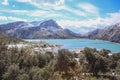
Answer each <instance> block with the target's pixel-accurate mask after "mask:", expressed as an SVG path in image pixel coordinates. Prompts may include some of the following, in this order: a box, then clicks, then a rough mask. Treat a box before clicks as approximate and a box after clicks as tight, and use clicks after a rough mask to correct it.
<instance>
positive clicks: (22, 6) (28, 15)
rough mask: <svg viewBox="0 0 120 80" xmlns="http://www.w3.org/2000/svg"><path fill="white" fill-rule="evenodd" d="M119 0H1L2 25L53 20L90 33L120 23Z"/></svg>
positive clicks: (0, 14)
mask: <svg viewBox="0 0 120 80" xmlns="http://www.w3.org/2000/svg"><path fill="white" fill-rule="evenodd" d="M119 3H120V0H0V24H3V23H8V22H14V21H27V22H31V21H40V20H44V19H54V20H56V21H57V23H58V24H59V25H61V26H62V27H63V28H69V29H71V30H73V31H76V32H78V33H82V32H88V31H90V30H93V29H96V28H103V27H105V26H110V25H113V24H116V23H118V22H120V5H119Z"/></svg>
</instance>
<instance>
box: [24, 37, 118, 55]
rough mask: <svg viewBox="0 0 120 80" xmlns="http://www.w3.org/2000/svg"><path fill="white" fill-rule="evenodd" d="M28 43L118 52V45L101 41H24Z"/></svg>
mask: <svg viewBox="0 0 120 80" xmlns="http://www.w3.org/2000/svg"><path fill="white" fill-rule="evenodd" d="M25 40H26V41H29V42H36V43H37V42H40V41H45V42H47V43H50V44H60V45H63V46H62V48H66V49H76V48H84V47H90V48H96V49H108V50H111V52H113V53H117V52H120V44H117V43H113V42H109V41H103V40H90V39H25Z"/></svg>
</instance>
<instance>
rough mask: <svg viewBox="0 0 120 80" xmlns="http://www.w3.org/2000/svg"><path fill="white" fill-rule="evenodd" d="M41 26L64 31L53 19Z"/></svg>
mask: <svg viewBox="0 0 120 80" xmlns="http://www.w3.org/2000/svg"><path fill="white" fill-rule="evenodd" d="M40 26H41V27H43V28H48V29H52V28H53V29H62V28H61V27H60V26H59V25H58V24H57V22H56V21H54V20H53V19H50V20H46V21H43V22H42V23H41V24H40Z"/></svg>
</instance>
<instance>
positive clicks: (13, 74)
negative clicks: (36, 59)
mask: <svg viewBox="0 0 120 80" xmlns="http://www.w3.org/2000/svg"><path fill="white" fill-rule="evenodd" d="M19 74H20V70H19V66H18V65H16V64H12V65H10V66H9V67H8V69H7V71H6V72H5V74H4V75H3V79H4V80H17V77H18V75H19Z"/></svg>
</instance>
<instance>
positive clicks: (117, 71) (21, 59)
mask: <svg viewBox="0 0 120 80" xmlns="http://www.w3.org/2000/svg"><path fill="white" fill-rule="evenodd" d="M1 42H2V41H1ZM5 44H6V43H5ZM5 44H2V43H0V80H120V53H116V54H112V55H109V53H110V51H108V50H105V49H103V50H99V51H98V50H96V49H92V48H85V49H84V50H82V51H81V52H79V53H77V54H76V53H73V52H70V51H68V50H66V49H62V50H59V51H58V53H54V54H53V53H51V52H46V53H45V54H41V53H38V52H34V51H32V49H29V48H22V49H18V48H10V49H8V48H7V47H6V45H5Z"/></svg>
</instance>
